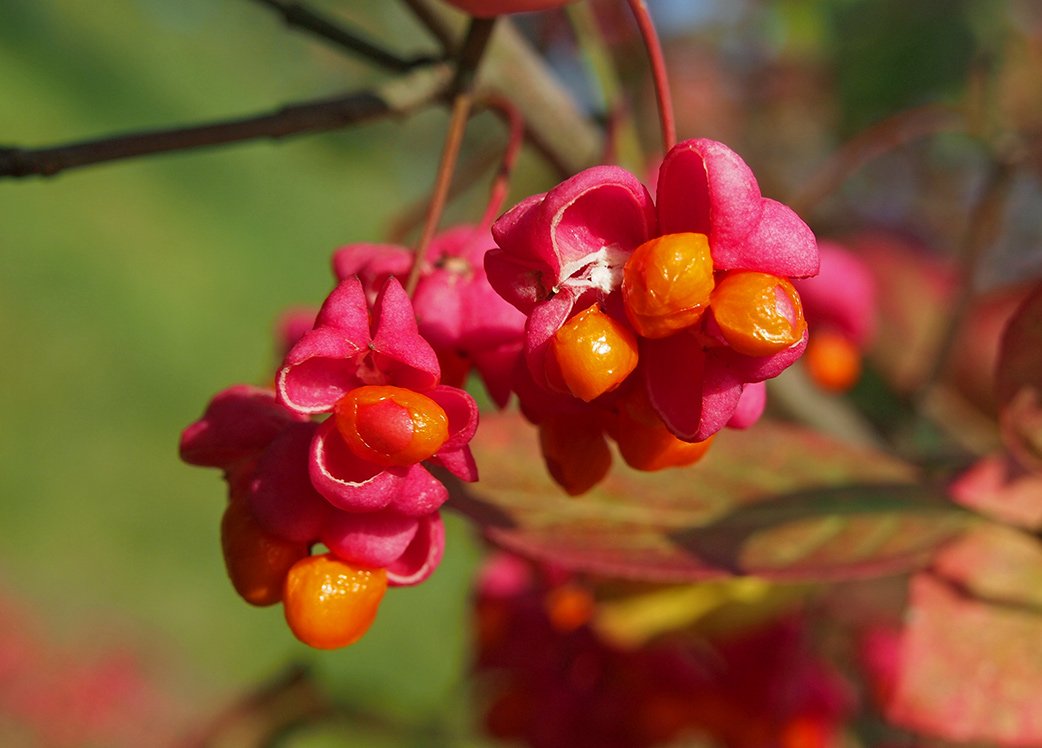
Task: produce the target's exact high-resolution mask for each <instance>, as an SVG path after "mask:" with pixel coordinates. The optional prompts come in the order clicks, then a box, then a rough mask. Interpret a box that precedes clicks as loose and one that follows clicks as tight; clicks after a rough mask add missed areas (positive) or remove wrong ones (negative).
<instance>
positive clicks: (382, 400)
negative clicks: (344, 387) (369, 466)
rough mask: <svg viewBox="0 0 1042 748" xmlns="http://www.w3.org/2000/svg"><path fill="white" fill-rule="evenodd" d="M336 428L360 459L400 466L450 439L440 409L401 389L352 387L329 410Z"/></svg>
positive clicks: (425, 455)
mask: <svg viewBox="0 0 1042 748" xmlns="http://www.w3.org/2000/svg"><path fill="white" fill-rule="evenodd" d="M333 413H334V417H335V418H336V427H337V430H338V431H339V432H340V435H341V436H342V437H343V438H344V441H345V442H346V443H347V446H348V448H349V449H350V450H351V451H352V452H353V453H354V454H355V455H356V456H357V457H359V458H360V459H363V460H367V461H369V462H373V463H375V464H377V465H380V466H382V467H392V466H398V467H405V466H408V465H415V464H416V463H417V462H421V461H423V460H426V459H427V458H429V457H431V456H433V455H434V454H435V453H436V452H437V451H438V450H439V449H441V447H442V445H443V444H444V443H445V442H446V440H447V439H448V438H449V419H448V416H447V415H446V414H445V410H444V409H443V408H442V407H441V406H440V405H438V403H436V402H434V400H432V399H431V398H429V397H427V396H426V395H422V394H420V393H419V392H414V391H413V390H407V389H405V388H403V387H391V386H387V385H366V386H365V387H357V388H355V389H353V390H351V391H350V392H348V393H347V394H346V395H344V396H343V397H342V398H340V399H339V400H338V401H337V403H336V405H335V406H334V407H333Z"/></svg>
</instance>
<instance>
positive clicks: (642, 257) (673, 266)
mask: <svg viewBox="0 0 1042 748" xmlns="http://www.w3.org/2000/svg"><path fill="white" fill-rule="evenodd" d="M713 283H714V281H713V258H712V257H711V256H710V253H709V239H708V238H707V237H706V235H705V234H692V233H685V234H666V235H665V236H660V237H658V238H656V239H652V240H651V241H648V242H645V243H644V244H641V245H640V246H639V247H637V248H636V249H635V250H634V251H633V254H632V255H630V258H629V260H628V261H627V262H626V267H625V269H624V270H623V278H622V299H623V303H624V304H625V306H626V316H627V317H628V318H629V321H630V323H631V324H632V325H633V327H634V328H635V329H636V330H637V332H638V333H639V334H640V335H642V336H643V337H645V338H665V337H668V336H670V335H672V334H673V333H675V332H677V331H679V330H683V329H684V328H685V327H690V326H691V325H693V324H695V323H696V322H698V321H699V320H700V319H701V318H702V314H703V313H704V312H705V310H706V308H707V307H708V306H709V298H710V294H711V293H712V291H713Z"/></svg>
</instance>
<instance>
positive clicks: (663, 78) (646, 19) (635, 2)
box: [628, 0, 677, 151]
mask: <svg viewBox="0 0 1042 748" xmlns="http://www.w3.org/2000/svg"><path fill="white" fill-rule="evenodd" d="M628 1H629V4H630V10H632V11H633V18H634V19H635V20H636V21H637V27H638V28H639V29H640V36H641V38H642V39H643V40H644V47H645V49H647V51H648V61H649V62H650V63H651V77H652V79H653V80H654V82H655V99H656V100H657V101H658V117H659V122H660V123H661V125H662V147H663V148H664V149H665V150H666V151H669V149H670V148H672V147H673V146H674V145H676V144H677V125H676V119H675V118H674V117H673V101H672V100H671V99H670V96H669V78H668V76H667V75H666V59H665V57H664V56H663V54H662V44H661V43H660V42H659V38H658V33H657V32H656V31H655V24H654V23H653V22H652V20H651V13H649V12H648V6H647V3H646V2H645V1H644V0H628Z"/></svg>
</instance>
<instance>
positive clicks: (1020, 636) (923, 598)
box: [887, 541, 1042, 746]
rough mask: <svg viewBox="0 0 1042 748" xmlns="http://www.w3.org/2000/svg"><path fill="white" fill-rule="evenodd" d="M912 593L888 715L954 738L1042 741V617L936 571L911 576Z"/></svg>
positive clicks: (1014, 742) (1017, 743)
mask: <svg viewBox="0 0 1042 748" xmlns="http://www.w3.org/2000/svg"><path fill="white" fill-rule="evenodd" d="M975 542H979V541H975ZM989 550H990V551H993V550H994V548H990V549H989ZM1036 563H1037V560H1036ZM911 595H912V609H911V613H910V615H909V621H910V623H909V627H908V629H907V630H906V632H905V635H904V639H903V642H902V646H901V653H900V658H901V659H900V668H899V671H898V674H897V682H896V684H895V688H894V691H893V694H892V697H891V701H890V703H889V705H888V708H887V713H888V715H889V717H890V718H891V719H892V720H893V721H894V722H895V723H897V724H900V725H903V726H905V727H909V728H911V729H914V730H917V731H920V732H924V733H928V734H930V735H935V736H939V737H942V738H946V739H949V740H987V741H994V742H996V743H999V744H1001V745H1009V746H1027V745H1040V744H1042V647H1039V642H1040V641H1042V616H1039V615H1038V614H1037V613H1036V612H1032V611H1030V610H1026V609H1023V608H1017V607H1010V606H1007V605H998V604H990V603H985V602H982V601H981V600H978V599H975V598H973V597H969V596H967V595H966V594H965V593H964V592H962V591H959V590H958V589H956V588H955V587H953V586H951V585H949V584H947V583H945V582H944V581H943V580H942V579H941V578H940V577H937V576H935V575H933V574H930V573H922V574H919V575H917V576H916V577H915V578H914V579H913V581H912V590H911Z"/></svg>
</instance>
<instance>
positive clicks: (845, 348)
mask: <svg viewBox="0 0 1042 748" xmlns="http://www.w3.org/2000/svg"><path fill="white" fill-rule="evenodd" d="M803 360H804V361H806V363H807V372H808V373H809V374H810V377H811V379H813V380H814V381H815V383H817V385H818V386H819V387H821V388H822V389H824V390H829V391H830V392H846V391H847V390H849V389H850V388H851V387H853V386H854V384H855V383H857V380H858V379H859V378H860V377H861V353H860V351H858V349H857V346H856V345H854V344H853V343H852V342H850V341H849V340H848V339H847V338H845V337H844V336H843V335H840V334H839V333H836V332H832V331H831V330H824V331H822V332H815V333H813V334H812V335H811V336H810V341H809V342H808V343H807V352H806V353H804V354H803Z"/></svg>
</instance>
